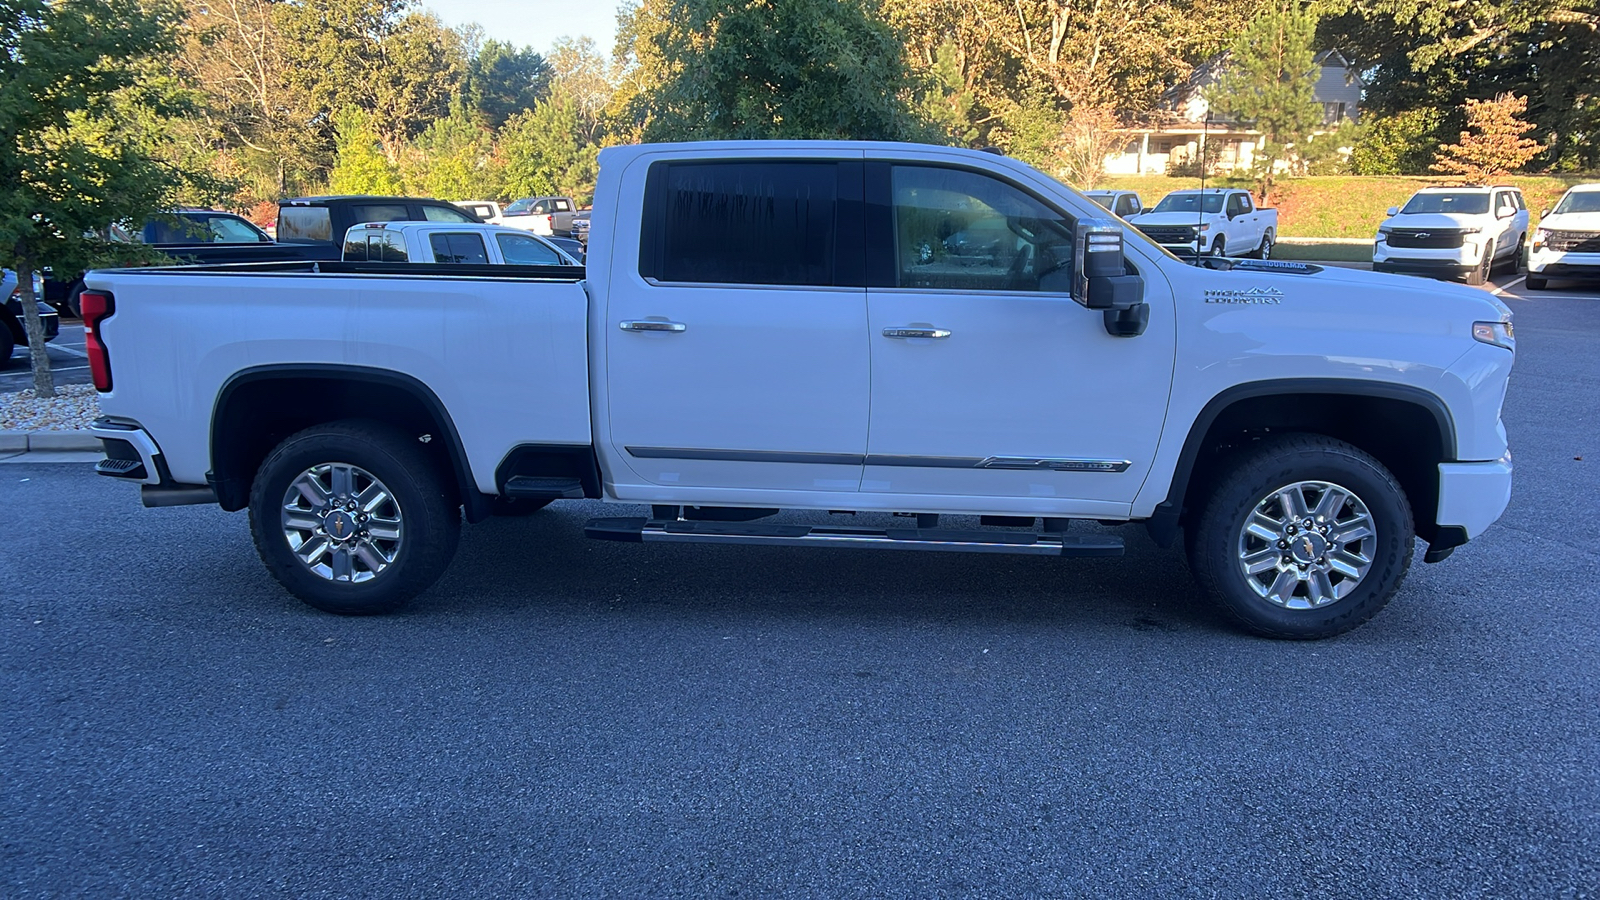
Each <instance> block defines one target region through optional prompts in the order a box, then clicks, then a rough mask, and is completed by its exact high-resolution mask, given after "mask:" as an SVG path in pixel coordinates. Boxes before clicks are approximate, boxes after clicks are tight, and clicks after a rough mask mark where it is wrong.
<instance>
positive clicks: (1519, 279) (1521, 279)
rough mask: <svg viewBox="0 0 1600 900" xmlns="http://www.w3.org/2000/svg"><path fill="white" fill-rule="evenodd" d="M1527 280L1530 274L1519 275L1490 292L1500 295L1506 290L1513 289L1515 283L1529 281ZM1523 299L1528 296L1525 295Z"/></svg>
mask: <svg viewBox="0 0 1600 900" xmlns="http://www.w3.org/2000/svg"><path fill="white" fill-rule="evenodd" d="M1527 280H1528V276H1526V275H1518V276H1517V277H1516V278H1513V279H1511V280H1510V281H1508V282H1506V283H1505V284H1502V285H1500V286H1499V287H1497V288H1495V289H1494V290H1492V291H1490V292H1489V293H1491V294H1493V295H1495V296H1496V297H1498V296H1500V295H1501V294H1504V293H1505V292H1506V291H1509V290H1511V288H1512V286H1513V285H1516V284H1519V283H1521V282H1524V281H1527ZM1523 299H1524V300H1526V299H1527V298H1526V297H1524V298H1523Z"/></svg>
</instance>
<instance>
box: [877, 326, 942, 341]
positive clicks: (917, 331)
mask: <svg viewBox="0 0 1600 900" xmlns="http://www.w3.org/2000/svg"><path fill="white" fill-rule="evenodd" d="M883 336H884V337H886V338H935V339H938V338H947V337H949V336H950V332H948V331H946V330H945V329H943V328H885V329H884V330H883Z"/></svg>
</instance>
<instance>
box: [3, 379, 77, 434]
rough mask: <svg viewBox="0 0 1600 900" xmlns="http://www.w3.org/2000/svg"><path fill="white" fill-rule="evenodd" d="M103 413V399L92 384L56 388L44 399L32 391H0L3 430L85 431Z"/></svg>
mask: <svg viewBox="0 0 1600 900" xmlns="http://www.w3.org/2000/svg"><path fill="white" fill-rule="evenodd" d="M99 415H100V400H99V397H98V395H97V393H96V391H95V389H94V385H90V384H74V385H69V386H66V387H58V388H56V395H55V396H54V397H52V398H50V399H48V400H41V399H39V398H38V397H37V396H35V394H34V392H33V391H31V390H27V391H17V392H15V393H10V394H0V431H85V430H87V429H88V428H89V423H90V422H93V421H94V420H95V417H96V416H99Z"/></svg>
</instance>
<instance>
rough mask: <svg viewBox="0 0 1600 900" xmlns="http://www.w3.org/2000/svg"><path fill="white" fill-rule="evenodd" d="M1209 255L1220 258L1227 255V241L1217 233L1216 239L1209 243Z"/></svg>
mask: <svg viewBox="0 0 1600 900" xmlns="http://www.w3.org/2000/svg"><path fill="white" fill-rule="evenodd" d="M1211 255H1212V256H1214V257H1216V258H1218V259H1221V258H1222V257H1225V256H1227V255H1228V241H1227V239H1226V238H1224V237H1223V236H1222V235H1220V234H1219V235H1217V239H1216V241H1214V242H1212V244H1211Z"/></svg>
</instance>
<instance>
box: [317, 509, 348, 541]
mask: <svg viewBox="0 0 1600 900" xmlns="http://www.w3.org/2000/svg"><path fill="white" fill-rule="evenodd" d="M322 528H323V530H324V531H326V532H327V533H328V537H331V538H333V539H334V540H336V541H346V540H349V539H350V538H351V537H352V536H354V535H355V533H356V518H355V516H352V515H350V514H349V513H347V512H345V511H344V510H342V509H336V510H334V511H333V512H331V513H328V516H327V518H325V519H323V520H322Z"/></svg>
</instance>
